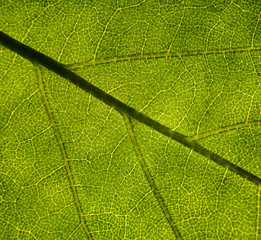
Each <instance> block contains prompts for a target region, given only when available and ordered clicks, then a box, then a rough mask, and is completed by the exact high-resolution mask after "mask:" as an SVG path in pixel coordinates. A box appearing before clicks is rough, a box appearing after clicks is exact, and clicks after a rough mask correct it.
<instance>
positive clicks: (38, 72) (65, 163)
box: [35, 64, 92, 239]
mask: <svg viewBox="0 0 261 240" xmlns="http://www.w3.org/2000/svg"><path fill="white" fill-rule="evenodd" d="M35 70H36V77H37V79H38V84H39V89H40V92H41V95H42V99H43V104H44V106H45V109H46V112H47V115H48V118H49V120H50V122H51V124H52V127H53V130H54V135H55V137H56V140H57V142H58V146H59V149H60V152H61V154H62V158H63V160H64V166H65V169H66V173H67V176H68V178H69V182H70V187H71V190H72V193H73V198H74V201H75V204H76V208H77V212H78V216H79V219H80V223H81V225H82V227H83V230H84V232H85V233H86V235H87V237H88V239H92V236H91V233H90V231H89V229H88V227H87V225H86V223H85V220H84V217H83V212H82V209H81V205H80V201H79V198H78V194H77V192H76V188H75V184H74V180H73V176H72V172H71V169H70V166H69V161H68V157H67V153H66V151H65V148H64V145H63V140H62V137H61V134H60V132H59V130H58V127H57V125H56V122H55V120H54V116H53V114H52V111H51V108H50V105H49V102H48V100H47V97H46V94H45V90H44V86H43V80H42V74H41V72H40V68H39V66H37V64H35Z"/></svg>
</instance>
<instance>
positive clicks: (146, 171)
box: [123, 114, 182, 240]
mask: <svg viewBox="0 0 261 240" xmlns="http://www.w3.org/2000/svg"><path fill="white" fill-rule="evenodd" d="M123 119H124V122H125V125H126V128H127V131H128V134H129V137H130V139H131V142H132V145H133V148H134V151H135V153H136V156H137V158H138V160H139V163H140V166H141V168H142V171H143V173H144V175H145V176H146V179H147V181H148V182H149V185H150V187H151V189H152V191H153V194H154V196H155V198H156V199H157V201H158V203H159V205H160V207H161V210H162V211H163V213H164V215H165V217H166V219H167V221H168V223H169V225H170V227H171V229H172V231H173V232H174V234H175V236H176V238H177V239H179V240H181V239H182V237H181V234H180V232H179V230H178V228H177V225H176V224H175V222H174V221H173V219H172V217H171V215H170V213H169V210H168V208H167V206H166V204H165V202H164V201H163V198H162V197H161V195H160V192H159V190H158V188H157V187H156V184H155V182H154V180H153V178H152V177H151V174H150V172H149V169H148V167H147V165H146V163H145V161H144V159H143V156H142V154H141V152H140V149H139V147H138V144H137V142H136V138H135V135H134V132H133V129H132V126H131V123H130V119H129V117H128V116H127V115H125V114H123Z"/></svg>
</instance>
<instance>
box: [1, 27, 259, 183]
mask: <svg viewBox="0 0 261 240" xmlns="http://www.w3.org/2000/svg"><path fill="white" fill-rule="evenodd" d="M0 43H1V44H2V45H3V46H5V47H7V48H8V49H10V50H12V51H14V52H16V53H17V54H19V55H21V56H22V57H24V58H26V59H28V60H29V61H31V62H33V63H37V64H40V65H42V66H44V67H45V68H47V69H49V70H50V71H52V72H54V73H56V74H58V75H59V76H61V77H63V78H65V79H67V80H69V81H70V82H71V83H73V84H74V85H76V86H78V87H80V88H81V89H83V90H84V91H86V92H88V93H90V94H91V95H92V96H94V97H96V98H97V99H99V100H100V101H102V102H104V103H105V104H107V105H108V106H110V107H112V108H114V109H115V110H116V111H118V112H120V113H122V114H126V115H128V116H129V117H132V118H134V119H136V120H137V121H139V122H141V123H143V124H145V125H147V126H149V127H151V128H153V129H154V130H156V131H158V132H160V133H162V134H163V135H165V136H167V137H169V138H172V139H173V140H175V141H177V142H179V143H181V144H182V145H184V146H186V147H188V148H190V149H193V150H194V151H195V152H197V153H199V154H201V155H202V156H205V157H207V158H209V159H210V160H212V161H214V162H215V163H217V164H219V165H221V166H223V167H225V168H228V169H229V170H230V171H232V172H234V173H236V174H238V175H240V176H241V177H244V178H247V179H248V180H249V181H251V182H253V183H255V184H256V185H258V186H259V185H261V179H260V178H259V177H258V176H256V175H254V174H252V173H250V172H248V171H246V170H245V169H243V168H241V167H239V166H237V165H235V164H233V163H231V162H229V161H227V160H226V159H224V158H222V157H220V156H219V155H217V154H215V153H213V152H211V151H209V150H208V149H206V148H205V147H203V146H201V145H199V144H198V143H197V142H195V141H193V140H190V139H188V138H187V136H185V135H183V134H181V133H179V132H176V131H173V130H172V129H170V128H168V127H166V126H164V125H162V124H161V123H159V122H157V121H155V120H153V119H151V118H149V117H148V116H146V115H144V114H143V113H141V112H138V111H137V110H135V109H134V108H132V107H130V106H128V105H127V104H125V103H123V102H121V101H120V100H118V99H116V98H114V97H113V96H111V95H109V94H107V93H106V92H104V91H103V90H101V89H99V88H98V87H96V86H94V85H93V84H91V83H89V82H88V81H86V80H85V79H83V78H82V77H80V76H78V75H77V74H75V73H74V72H72V71H70V70H69V69H67V68H66V67H65V65H64V64H61V63H59V62H57V61H55V60H54V59H52V58H50V57H48V56H46V55H45V54H43V53H40V52H38V51H36V50H34V49H33V48H31V47H29V46H26V45H24V44H23V43H21V42H19V41H17V40H15V39H14V38H12V37H10V36H8V35H6V34H4V33H3V32H1V31H0Z"/></svg>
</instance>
